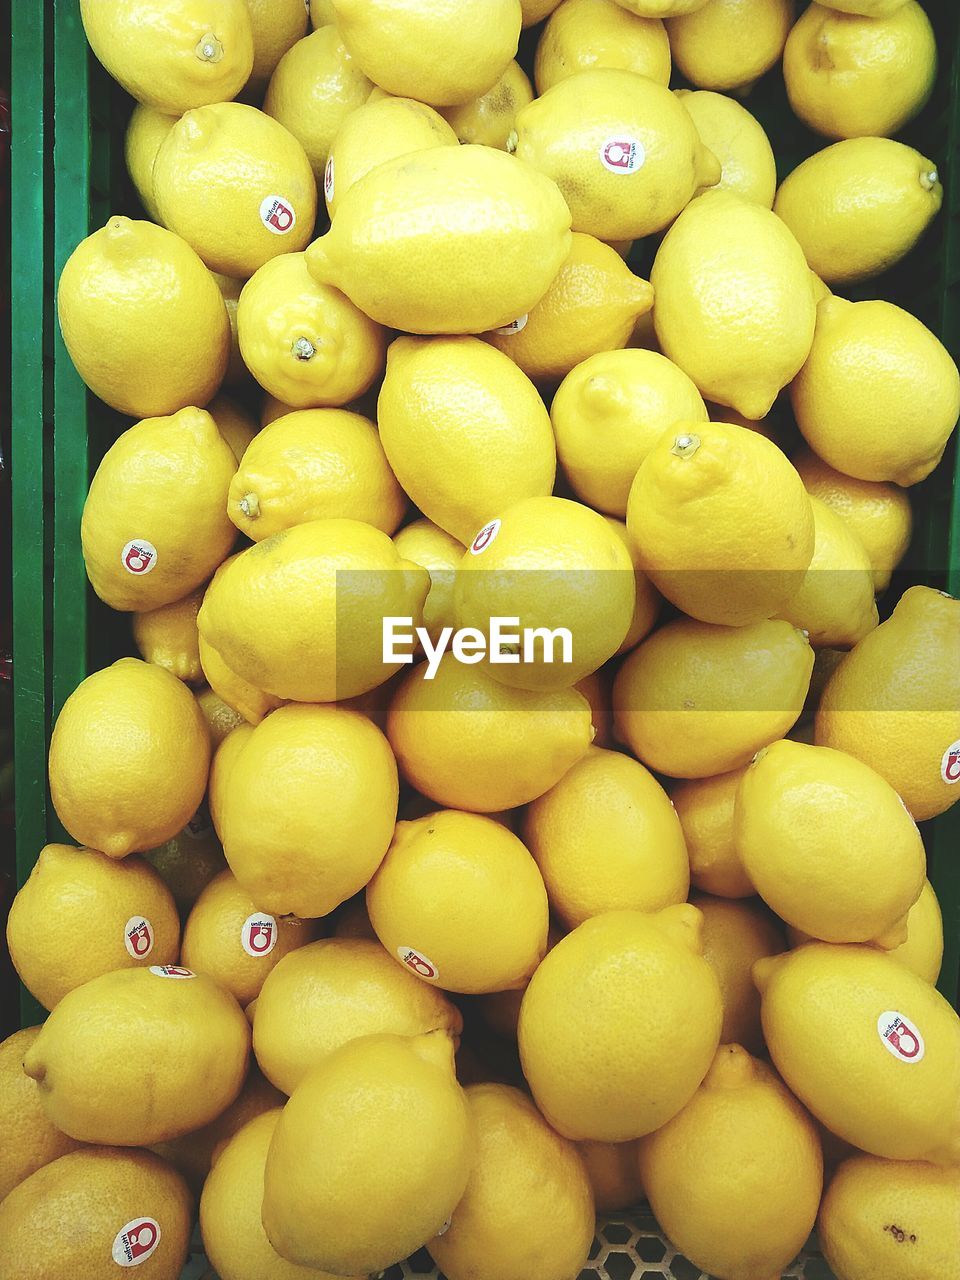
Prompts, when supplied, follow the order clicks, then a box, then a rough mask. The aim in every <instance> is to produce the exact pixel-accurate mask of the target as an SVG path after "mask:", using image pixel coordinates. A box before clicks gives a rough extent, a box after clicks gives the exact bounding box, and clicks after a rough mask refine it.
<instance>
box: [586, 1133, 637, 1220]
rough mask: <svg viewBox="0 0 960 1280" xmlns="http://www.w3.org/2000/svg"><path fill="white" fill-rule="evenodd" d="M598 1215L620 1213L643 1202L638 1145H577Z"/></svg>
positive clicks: (620, 1143) (612, 1143)
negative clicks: (638, 1163)
mask: <svg viewBox="0 0 960 1280" xmlns="http://www.w3.org/2000/svg"><path fill="white" fill-rule="evenodd" d="M576 1145H577V1150H578V1151H579V1152H580V1159H581V1160H582V1161H583V1165H584V1168H585V1169H586V1171H587V1177H588V1178H589V1179H590V1185H591V1187H592V1188H593V1198H594V1200H595V1202H596V1207H597V1211H598V1213H619V1212H621V1211H622V1210H623V1209H631V1208H633V1207H634V1205H638V1204H639V1203H640V1201H641V1200H642V1199H643V1188H642V1187H641V1185H640V1170H639V1168H638V1165H637V1145H638V1143H637V1142H590V1141H586V1142H578V1143H577V1144H576Z"/></svg>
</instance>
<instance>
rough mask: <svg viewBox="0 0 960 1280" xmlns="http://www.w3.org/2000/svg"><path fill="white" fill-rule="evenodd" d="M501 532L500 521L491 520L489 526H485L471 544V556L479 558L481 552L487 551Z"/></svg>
mask: <svg viewBox="0 0 960 1280" xmlns="http://www.w3.org/2000/svg"><path fill="white" fill-rule="evenodd" d="M499 532H500V521H499V520H491V521H490V523H489V524H485V525H484V526H483V528H482V529H481V530H480V532H479V533H478V534H477V536H476V537H475V538H474V540H473V541H472V542H471V543H470V554H471V555H472V556H478V555H479V554H480V553H481V551H486V549H487V547H489V545H490V543H491V542H492V541H493V540H494V538H495V537H496V536H497V534H498V533H499Z"/></svg>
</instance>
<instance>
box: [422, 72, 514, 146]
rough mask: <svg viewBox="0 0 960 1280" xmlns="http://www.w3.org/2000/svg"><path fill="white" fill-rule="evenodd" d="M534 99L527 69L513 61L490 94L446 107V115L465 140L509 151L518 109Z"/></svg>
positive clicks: (457, 132)
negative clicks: (456, 105) (455, 105)
mask: <svg viewBox="0 0 960 1280" xmlns="http://www.w3.org/2000/svg"><path fill="white" fill-rule="evenodd" d="M533 98H534V93H533V87H532V85H531V84H530V81H529V80H528V79H527V77H526V74H525V72H524V70H523V68H522V67H521V66H520V64H519V63H518V62H511V63H509V64H508V66H507V69H506V70H505V71H504V73H503V75H502V76H501V77H500V79H499V80H497V81H496V83H495V84H493V85H491V86H490V88H489V89H488V90H487V91H486V93H482V94H481V95H480V97H479V98H474V100H473V101H472V102H465V103H463V104H462V105H461V106H459V107H444V108H443V109H442V115H443V117H444V119H445V120H446V121H447V123H448V124H449V125H450V127H451V129H453V131H454V134H455V136H456V137H457V138H459V140H460V141H461V142H467V143H477V144H478V145H480V146H483V147H497V148H498V149H499V150H500V151H507V150H508V149H509V146H508V144H509V141H510V135H511V134H512V133H513V128H514V124H515V123H516V119H517V112H518V111H519V110H520V108H521V107H525V106H526V105H527V103H528V102H532V101H533Z"/></svg>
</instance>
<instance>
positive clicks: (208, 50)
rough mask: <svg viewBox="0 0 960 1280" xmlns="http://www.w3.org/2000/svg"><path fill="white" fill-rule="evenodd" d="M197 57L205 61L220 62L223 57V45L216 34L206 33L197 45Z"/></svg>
mask: <svg viewBox="0 0 960 1280" xmlns="http://www.w3.org/2000/svg"><path fill="white" fill-rule="evenodd" d="M197 57H198V58H200V59H201V61H203V62H219V61H220V60H221V58H222V57H223V45H222V44H221V43H220V41H219V40H218V39H217V37H216V36H215V35H209V34H208V35H205V36H204V37H203V39H202V40H201V41H200V43H199V44H198V45H197Z"/></svg>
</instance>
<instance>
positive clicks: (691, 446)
mask: <svg viewBox="0 0 960 1280" xmlns="http://www.w3.org/2000/svg"><path fill="white" fill-rule="evenodd" d="M699 448H700V437H699V436H695V435H692V434H691V435H682V436H677V438H676V440H674V442H673V448H672V449H671V450H670V452H671V453H674V454H676V456H677V457H678V458H690V457H692V456H693V454H695V453H696V452H697V450H698V449H699Z"/></svg>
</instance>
